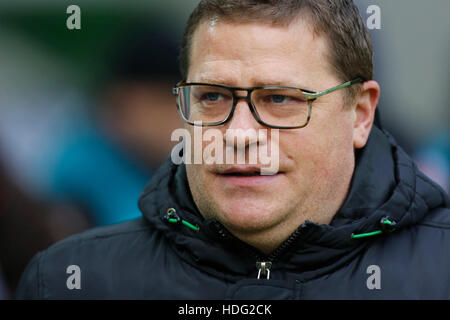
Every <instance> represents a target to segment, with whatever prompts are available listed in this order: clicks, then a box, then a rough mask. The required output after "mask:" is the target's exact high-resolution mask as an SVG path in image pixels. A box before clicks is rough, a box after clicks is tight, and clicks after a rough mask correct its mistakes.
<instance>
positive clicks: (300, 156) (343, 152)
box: [280, 125, 353, 181]
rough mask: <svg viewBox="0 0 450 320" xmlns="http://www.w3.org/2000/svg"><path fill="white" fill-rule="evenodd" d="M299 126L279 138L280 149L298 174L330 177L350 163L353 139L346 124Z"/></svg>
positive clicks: (321, 178) (312, 176)
mask: <svg viewBox="0 0 450 320" xmlns="http://www.w3.org/2000/svg"><path fill="white" fill-rule="evenodd" d="M300 130H303V131H300ZM300 130H299V131H298V132H296V133H294V132H293V133H292V134H289V135H288V136H286V137H285V138H286V139H280V150H282V151H284V152H285V153H284V155H285V157H286V159H287V161H288V162H289V163H290V166H292V168H293V170H295V171H296V173H297V175H300V176H301V178H303V179H305V178H306V177H308V178H309V179H308V180H309V181H311V180H322V181H323V179H333V177H334V176H336V175H340V171H341V170H344V171H347V170H345V168H347V167H349V168H350V167H351V163H352V161H353V160H352V159H353V140H352V131H351V128H350V127H349V126H341V127H339V128H338V127H333V126H331V125H325V126H322V127H320V128H318V127H315V128H312V127H311V128H309V129H308V128H304V129H300Z"/></svg>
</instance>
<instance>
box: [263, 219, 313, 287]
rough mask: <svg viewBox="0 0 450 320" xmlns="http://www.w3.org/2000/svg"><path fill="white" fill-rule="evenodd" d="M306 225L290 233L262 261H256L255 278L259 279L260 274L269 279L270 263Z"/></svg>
mask: <svg viewBox="0 0 450 320" xmlns="http://www.w3.org/2000/svg"><path fill="white" fill-rule="evenodd" d="M305 227H306V224H302V225H301V226H300V227H298V228H297V230H295V231H294V233H292V234H291V235H290V236H289V238H287V239H286V240H285V241H284V242H283V243H282V244H281V245H280V246H279V247H278V248H277V249H275V251H274V252H272V253H271V254H270V255H269V256H267V257H266V258H265V259H264V261H257V262H256V269H257V270H258V276H257V279H261V275H263V276H265V277H266V279H270V269H271V268H272V264H273V263H274V262H275V261H276V259H277V258H278V257H279V256H280V255H281V254H282V253H283V252H285V251H286V250H287V249H289V247H290V246H291V245H292V244H293V243H294V242H295V240H297V238H298V237H299V236H300V234H301V233H302V231H303V229H304V228H305Z"/></svg>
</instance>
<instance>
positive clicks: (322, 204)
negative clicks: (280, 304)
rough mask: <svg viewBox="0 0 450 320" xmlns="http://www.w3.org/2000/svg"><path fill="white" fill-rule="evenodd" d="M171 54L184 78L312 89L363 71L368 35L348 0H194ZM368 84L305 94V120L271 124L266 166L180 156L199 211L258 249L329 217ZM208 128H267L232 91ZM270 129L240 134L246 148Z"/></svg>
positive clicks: (340, 194) (371, 97)
mask: <svg viewBox="0 0 450 320" xmlns="http://www.w3.org/2000/svg"><path fill="white" fill-rule="evenodd" d="M180 60H181V69H182V75H183V77H184V78H185V80H186V81H187V82H202V83H211V84H222V85H227V86H233V87H255V86H264V85H283V86H291V87H297V88H302V89H305V90H308V91H311V92H319V91H323V90H326V89H329V88H332V87H334V86H336V85H338V84H340V83H342V82H346V81H349V80H352V79H354V78H356V77H361V78H363V79H364V80H370V79H371V78H372V47H371V43H370V38H369V35H368V33H367V30H366V29H365V26H364V23H363V21H362V19H361V17H360V16H359V13H358V10H357V8H356V7H355V6H354V4H353V3H352V2H351V1H331V0H314V1H313V0H305V1H299V0H297V1H295V0H281V1H255V0H253V1H250V0H239V1H238V0H228V1H227V0H219V1H201V2H200V4H199V6H198V7H197V9H196V10H195V11H194V13H193V14H192V15H191V17H190V19H189V22H188V25H187V28H186V32H185V38H184V43H183V48H182V52H181V57H180ZM355 89H357V90H355ZM238 93H239V92H238ZM242 94H244V93H243V92H241V93H239V95H240V96H241V95H242ZM378 94H379V88H378V85H377V84H376V82H374V81H366V82H364V83H363V84H362V85H359V87H357V86H354V87H353V88H352V89H350V90H348V91H346V90H338V91H335V92H333V93H330V94H328V95H324V96H322V97H320V98H318V99H317V100H315V101H314V102H313V103H312V115H311V120H310V122H309V123H308V125H307V126H306V127H304V128H301V129H287V130H284V129H282V130H279V145H278V152H279V171H278V173H277V174H275V175H272V176H251V177H248V176H242V172H239V171H246V170H247V169H249V167H248V166H225V167H224V166H221V165H214V164H213V165H206V164H203V165H198V164H197V165H186V169H187V176H188V181H189V185H190V189H191V191H192V195H193V197H194V200H195V202H196V204H197V206H198V208H199V209H200V211H201V213H202V214H203V215H204V216H205V218H215V219H217V220H219V221H220V222H222V223H223V224H224V225H225V226H226V227H227V228H228V229H229V230H230V231H231V232H232V233H233V234H235V235H236V236H237V237H239V238H240V239H242V240H244V241H246V242H248V243H249V244H251V245H254V246H255V247H257V248H259V249H260V250H262V251H264V252H270V251H272V250H273V249H274V248H275V247H276V246H277V245H278V244H279V243H281V242H282V241H283V240H284V239H286V238H287V237H288V236H289V234H290V233H292V232H293V231H294V230H295V229H296V228H297V227H298V226H299V225H300V224H302V223H303V222H304V221H305V220H306V219H307V220H311V221H314V222H317V223H329V222H330V221H331V219H332V217H333V216H334V214H335V213H336V212H337V210H338V209H339V207H340V206H341V205H342V203H343V201H344V199H345V197H346V195H347V192H348V188H349V185H350V181H351V177H352V174H353V170H354V165H355V159H354V148H362V147H363V146H364V145H365V143H366V141H367V137H368V135H369V132H370V129H371V126H372V122H373V116H374V112H375V107H376V104H377V99H378ZM276 99H279V97H278V96H277V97H276ZM187 128H188V129H189V130H191V132H193V128H192V127H191V126H189V125H188V126H187ZM217 129H219V130H221V131H222V132H223V133H224V134H223V139H224V141H226V140H227V135H226V134H225V133H226V131H227V130H230V129H231V130H236V129H243V130H248V129H252V130H261V129H266V130H267V129H268V128H266V127H264V126H263V125H261V124H260V123H258V122H257V121H256V120H255V118H254V115H253V114H252V112H251V111H250V108H249V105H248V103H247V102H246V101H245V100H244V99H240V100H239V101H238V102H237V105H236V108H235V111H234V114H233V117H232V118H231V119H230V120H229V121H228V122H226V123H225V124H223V125H221V126H219V127H217ZM273 130H276V129H268V131H269V133H268V137H269V139H266V140H261V139H256V140H251V139H250V140H249V141H247V144H246V148H247V152H248V149H250V146H251V145H257V146H258V147H263V146H264V145H267V144H268V140H270V137H271V136H272V135H273V134H274V132H273ZM256 167H258V166H256ZM247 173H248V172H247Z"/></svg>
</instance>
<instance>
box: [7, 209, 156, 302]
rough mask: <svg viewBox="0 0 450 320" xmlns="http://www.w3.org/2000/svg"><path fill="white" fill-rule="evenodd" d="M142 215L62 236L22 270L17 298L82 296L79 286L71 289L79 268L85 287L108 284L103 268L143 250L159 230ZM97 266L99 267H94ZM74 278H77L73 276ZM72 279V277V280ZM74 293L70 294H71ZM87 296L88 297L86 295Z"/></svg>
mask: <svg viewBox="0 0 450 320" xmlns="http://www.w3.org/2000/svg"><path fill="white" fill-rule="evenodd" d="M151 229H152V227H151V226H150V225H149V224H148V223H147V222H146V221H145V219H143V218H138V219H134V220H131V221H127V222H123V223H119V224H116V225H111V226H104V227H98V228H93V229H90V230H87V231H85V232H83V233H80V234H76V235H73V236H70V237H68V238H66V239H64V240H61V241H59V242H57V243H55V244H53V245H52V246H50V247H49V248H48V249H46V250H44V251H41V252H39V253H37V254H36V255H35V256H34V257H33V259H32V260H31V261H30V262H29V264H28V266H27V267H26V269H25V271H24V273H23V274H22V277H21V280H20V282H19V285H18V288H17V290H16V293H15V298H16V299H27V300H28V299H55V298H56V299H66V298H68V299H71V298H75V299H80V298H81V299H82V298H83V295H82V294H81V293H82V292H95V291H96V290H95V288H94V289H92V288H90V290H78V291H80V294H81V295H80V294H73V293H74V292H76V291H77V290H72V289H73V288H72V289H70V287H71V286H70V285H69V278H70V276H71V275H74V274H75V273H76V272H80V273H81V274H82V273H83V271H85V270H89V273H87V274H86V272H84V275H83V283H82V285H84V287H86V286H87V285H89V283H91V284H92V285H94V284H96V285H99V286H100V287H101V286H102V284H103V283H102V279H103V280H104V282H105V283H104V285H105V286H107V279H106V278H107V277H105V276H102V271H107V270H110V269H111V267H114V266H115V265H117V264H123V261H128V262H130V261H132V260H133V259H134V258H135V257H136V255H139V254H142V252H143V250H144V249H143V248H144V247H146V246H147V247H148V246H149V244H151V243H152V242H153V240H154V239H153V236H154V235H156V234H157V233H154V232H150V230H151ZM95 270H98V271H95ZM71 280H74V279H71ZM72 282H73V281H72ZM69 293H71V295H68V294H69ZM86 298H88V297H86Z"/></svg>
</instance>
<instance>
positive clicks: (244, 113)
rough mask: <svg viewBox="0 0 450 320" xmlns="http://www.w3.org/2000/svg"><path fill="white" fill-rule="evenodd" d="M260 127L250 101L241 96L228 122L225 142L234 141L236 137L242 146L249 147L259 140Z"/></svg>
mask: <svg viewBox="0 0 450 320" xmlns="http://www.w3.org/2000/svg"><path fill="white" fill-rule="evenodd" d="M260 128H261V125H260V124H259V123H258V122H257V121H256V119H255V117H254V115H253V113H252V111H251V109H250V105H249V101H247V100H246V99H245V98H244V99H243V98H241V99H239V101H238V102H237V104H236V108H235V109H234V113H233V117H232V118H231V119H230V121H229V122H228V125H227V134H225V136H224V138H225V142H228V143H234V139H237V141H238V144H240V147H244V148H247V147H249V146H250V145H251V144H256V143H257V142H258V131H257V130H258V129H260ZM230 139H233V141H231V140H230ZM242 143H243V145H242Z"/></svg>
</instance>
